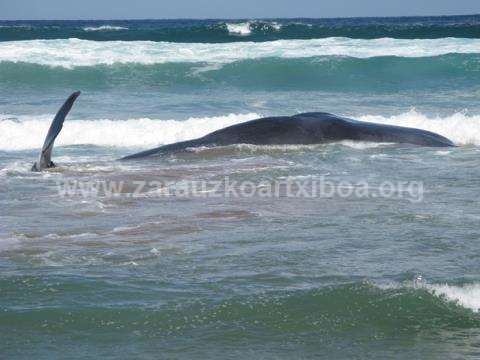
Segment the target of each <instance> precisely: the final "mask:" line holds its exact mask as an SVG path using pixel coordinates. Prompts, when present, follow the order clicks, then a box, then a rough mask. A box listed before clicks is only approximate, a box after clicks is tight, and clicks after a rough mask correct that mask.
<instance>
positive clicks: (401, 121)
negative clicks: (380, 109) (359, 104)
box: [358, 110, 480, 145]
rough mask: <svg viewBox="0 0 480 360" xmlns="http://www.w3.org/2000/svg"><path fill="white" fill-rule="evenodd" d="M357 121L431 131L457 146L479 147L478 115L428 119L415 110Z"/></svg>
mask: <svg viewBox="0 0 480 360" xmlns="http://www.w3.org/2000/svg"><path fill="white" fill-rule="evenodd" d="M358 119H359V120H363V121H369V122H375V123H380V124H389V125H398V126H406V127H413V128H417V129H423V130H428V131H433V132H435V133H437V134H440V135H443V136H445V137H447V138H449V139H450V140H452V141H453V142H454V143H456V144H457V145H480V115H474V116H469V115H465V114H463V113H455V114H453V115H451V116H448V117H428V116H426V115H424V114H421V113H419V112H417V111H415V110H410V111H409V112H406V113H403V114H400V115H395V116H391V117H384V116H374V115H365V116H359V117H358Z"/></svg>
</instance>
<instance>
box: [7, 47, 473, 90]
mask: <svg viewBox="0 0 480 360" xmlns="http://www.w3.org/2000/svg"><path fill="white" fill-rule="evenodd" d="M39 55H40V56H41V58H39V59H38V60H40V61H42V62H43V59H45V62H47V63H48V62H51V61H52V60H53V61H54V59H53V57H52V58H46V57H45V55H44V54H39ZM124 55H125V56H127V58H125V59H123V60H124V61H128V60H129V59H128V56H129V54H124ZM168 55H170V56H172V54H167V55H166V56H168ZM209 55H212V54H205V57H207V56H209ZM236 55H238V56H239V57H240V55H239V54H236ZM132 56H136V55H135V54H132ZM181 56H182V57H183V58H185V57H186V55H185V54H181ZM0 57H1V54H0ZM245 57H247V58H246V59H243V60H238V61H233V60H234V59H235V58H234V57H233V58H232V59H231V60H232V62H230V63H214V64H211V63H208V62H164V63H153V64H144V63H131V62H127V63H114V64H97V65H89V66H71V64H70V66H68V67H52V66H51V65H41V64H37V63H33V64H32V63H25V62H9V61H3V62H0V79H1V81H0V89H4V90H5V91H9V90H11V89H14V88H17V89H18V88H30V89H48V88H52V87H62V88H68V89H70V88H81V89H83V90H96V89H107V88H112V87H114V88H116V89H119V88H129V89H131V88H137V89H145V88H168V87H178V86H195V87H197V86H198V87H224V86H227V87H236V88H244V89H250V90H255V89H262V90H263V89H265V90H276V91H278V90H282V89H283V90H320V91H346V92H356V93H359V92H365V91H366V92H370V93H377V92H384V91H398V90H399V89H401V90H409V89H412V90H421V89H429V90H431V91H436V90H437V89H438V90H440V91H441V90H442V89H445V87H446V86H450V85H449V84H455V87H456V88H457V89H465V90H466V91H469V92H471V91H473V90H472V89H477V88H478V86H479V84H480V54H448V55H441V56H434V57H417V58H405V57H396V56H381V57H370V58H353V57H345V56H317V57H309V58H278V57H265V58H253V59H249V58H248V55H246V56H245ZM96 60H97V59H87V58H84V59H83V61H87V62H91V63H95V62H96ZM98 60H99V61H105V59H98ZM192 60H193V59H192ZM216 60H217V61H219V60H221V59H216ZM228 60H229V59H228V58H227V59H223V60H222V61H228ZM151 61H154V59H151ZM120 74H121V76H119V75H120Z"/></svg>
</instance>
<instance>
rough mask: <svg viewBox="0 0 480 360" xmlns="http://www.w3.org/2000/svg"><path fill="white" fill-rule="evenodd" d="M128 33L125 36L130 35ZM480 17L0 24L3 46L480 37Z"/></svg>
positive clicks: (0, 39) (24, 22) (0, 22)
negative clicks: (44, 41) (30, 42)
mask: <svg viewBox="0 0 480 360" xmlns="http://www.w3.org/2000/svg"><path fill="white" fill-rule="evenodd" d="M126 29H128V31H121V30H126ZM479 30H480V16H453V17H423V18H418V17H417V18H394V19H393V18H374V19H373V18H364V19H360V18H351V19H295V20H291V19H276V20H117V21H115V20H109V21H74V20H71V21H1V20H0V41H15V40H35V39H68V38H81V39H85V40H95V41H118V40H122V41H142V40H143V41H145V40H149V41H168V42H188V43H224V42H246V41H255V42H263V41H273V40H287V39H290V40H292V39H320V38H330V37H348V38H355V39H378V38H384V37H391V38H398V39H439V38H448V37H456V38H478V34H479Z"/></svg>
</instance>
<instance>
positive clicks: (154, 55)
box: [0, 30, 480, 68]
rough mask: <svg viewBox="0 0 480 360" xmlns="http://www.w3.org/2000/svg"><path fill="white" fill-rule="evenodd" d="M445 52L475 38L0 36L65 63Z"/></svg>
mask: <svg viewBox="0 0 480 360" xmlns="http://www.w3.org/2000/svg"><path fill="white" fill-rule="evenodd" d="M242 31H243V30H242ZM448 53H480V39H459V38H443V39H414V40H411V39H391V38H383V39H370V40H364V39H349V38H325V39H312V40H277V41H270V42H257V43H255V42H236V43H226V44H204V43H169V42H153V41H90V40H80V39H56V40H29V41H5V42H0V61H13V62H27V63H35V64H42V65H50V66H62V67H66V68H72V67H75V66H94V65H100V64H104V65H111V64H114V63H140V64H156V63H167V62H189V63H192V62H202V63H209V64H227V63H231V62H235V61H239V60H246V59H259V58H266V57H281V58H305V57H313V56H324V55H338V56H351V57H356V58H369V57H375V56H401V57H425V56H437V55H444V54H448Z"/></svg>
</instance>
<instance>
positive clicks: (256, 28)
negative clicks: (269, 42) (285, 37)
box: [225, 21, 283, 36]
mask: <svg viewBox="0 0 480 360" xmlns="http://www.w3.org/2000/svg"><path fill="white" fill-rule="evenodd" d="M225 26H226V27H227V30H228V32H229V33H230V34H232V35H240V36H249V35H252V32H256V33H261V32H263V33H268V32H278V31H280V30H281V29H282V27H283V26H282V24H279V23H277V22H275V21H272V22H262V21H248V22H241V23H225Z"/></svg>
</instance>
